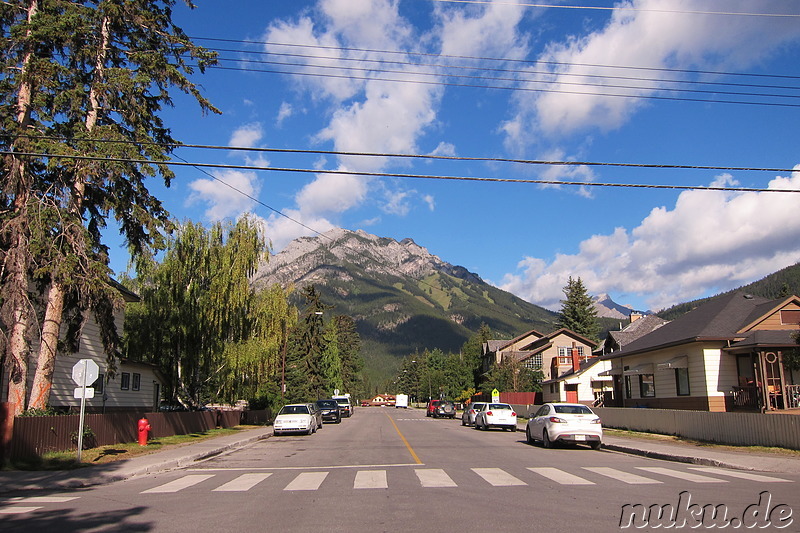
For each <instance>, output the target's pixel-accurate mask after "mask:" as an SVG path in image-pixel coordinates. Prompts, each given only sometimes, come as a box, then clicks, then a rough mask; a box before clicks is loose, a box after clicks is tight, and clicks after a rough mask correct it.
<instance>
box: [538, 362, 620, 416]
mask: <svg viewBox="0 0 800 533" xmlns="http://www.w3.org/2000/svg"><path fill="white" fill-rule="evenodd" d="M610 369H611V362H610V361H608V360H604V359H600V358H599V357H591V358H589V359H586V360H584V361H578V360H577V358H576V359H575V362H574V366H573V368H572V370H571V371H568V372H567V373H565V374H563V375H561V376H559V377H557V378H554V379H549V380H547V381H543V382H542V400H543V402H545V403H547V402H569V403H583V404H586V405H594V406H604V405H608V404H609V403H613V390H614V388H613V379H612V378H611V376H609V375H608V374H607V372H608V370H610Z"/></svg>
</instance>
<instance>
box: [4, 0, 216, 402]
mask: <svg viewBox="0 0 800 533" xmlns="http://www.w3.org/2000/svg"><path fill="white" fill-rule="evenodd" d="M173 5H174V1H172V0H160V1H158V0H48V1H44V0H9V1H6V2H2V3H1V4H0V50H2V52H0V66H2V72H3V75H2V76H0V123H1V124H2V128H1V129H2V132H3V134H2V136H0V148H1V149H2V151H3V154H4V155H3V158H4V164H3V180H2V190H0V225H1V226H0V254H1V255H0V260H1V261H2V270H0V273H1V275H2V280H0V282H1V283H0V286H2V290H1V291H0V300H2V301H1V302H0V321H1V322H2V330H3V334H4V335H2V337H3V338H5V339H7V342H5V343H4V346H3V348H4V349H5V354H6V356H7V361H8V363H9V367H10V368H9V376H10V383H9V400H10V401H11V402H12V403H13V404H14V411H15V412H19V411H20V410H21V409H23V407H24V405H25V404H26V402H27V404H28V405H29V406H30V407H34V408H36V407H43V406H44V404H45V403H46V401H47V398H48V396H49V388H50V382H51V379H52V370H53V366H54V361H55V357H56V354H57V352H58V350H59V343H58V339H59V338H60V336H61V327H62V322H63V319H64V313H65V312H72V311H73V310H72V309H66V305H65V304H66V303H67V302H70V306H71V307H75V308H77V309H78V310H79V313H77V314H76V315H75V316H76V317H78V315H81V314H84V313H85V312H87V311H91V312H93V313H94V314H95V316H96V318H97V319H98V322H99V323H100V325H101V327H103V330H104V331H103V334H102V339H103V342H104V345H105V350H106V352H107V354H108V356H109V358H110V363H111V366H110V368H111V369H112V370H113V356H114V355H115V352H116V351H117V343H118V337H117V335H116V332H115V331H114V327H113V319H112V313H113V309H114V306H115V305H116V304H117V303H118V302H119V297H118V295H117V294H116V293H115V292H114V291H113V290H112V289H111V288H110V287H109V286H108V284H107V281H108V278H109V275H110V273H111V272H110V270H109V268H108V255H107V249H106V247H105V245H104V244H103V242H102V238H101V231H102V230H103V228H105V226H106V223H107V220H108V219H109V218H110V217H113V218H114V219H115V220H116V223H117V224H118V225H119V227H120V231H121V232H122V234H123V235H124V237H125V238H126V240H127V242H128V244H129V246H130V249H131V252H132V254H133V255H134V256H138V255H147V254H149V253H151V250H153V249H158V248H159V246H160V245H161V244H162V242H161V237H162V234H163V231H164V230H167V229H169V226H170V222H169V219H168V216H167V213H166V212H165V210H164V209H163V207H162V206H161V204H160V202H159V201H158V200H157V199H156V198H155V197H153V196H152V195H151V194H150V192H149V191H148V189H147V187H146V186H145V181H146V179H147V178H148V177H153V176H160V177H162V178H163V179H164V180H165V181H166V182H167V183H169V180H170V179H171V178H172V176H173V174H172V172H171V171H170V170H169V168H168V167H167V166H166V165H165V164H164V163H165V162H166V161H167V160H168V156H169V152H170V151H171V146H172V145H174V140H173V139H172V138H171V136H170V132H169V129H167V128H166V127H165V125H164V123H163V121H162V119H161V118H160V117H159V115H158V113H159V112H160V111H161V109H162V108H163V107H164V106H165V105H170V104H171V99H170V91H171V90H177V91H180V92H184V93H187V94H190V95H192V96H193V97H194V98H195V100H196V101H197V102H198V104H199V106H200V108H201V110H203V111H216V110H215V109H214V108H213V107H212V106H211V104H210V103H209V102H208V101H207V100H206V99H205V98H203V97H202V96H201V94H200V93H199V91H198V90H197V88H196V86H195V85H194V83H193V82H192V81H190V79H189V77H188V76H189V75H191V74H192V72H193V70H194V69H195V68H199V69H200V70H201V71H202V70H203V69H204V68H205V67H206V66H207V65H209V64H210V63H211V62H212V61H213V54H211V53H209V52H207V51H206V50H204V49H203V48H201V47H198V46H195V45H194V44H192V43H191V41H190V40H189V38H188V37H187V36H186V35H185V34H184V33H183V31H182V30H181V29H180V28H178V27H176V26H175V25H174V24H173V23H172V20H171V14H172V11H171V10H172V7H173ZM30 291H33V292H32V293H31V292H30ZM37 300H39V301H38V302H37ZM37 303H38V305H37ZM37 310H41V311H40V312H39V313H37ZM82 322H83V320H81V319H80V318H79V319H78V320H77V323H82ZM37 325H38V327H37ZM35 341H38V343H37V344H38V346H39V353H38V357H37V366H36V369H35V375H34V379H33V385H32V390H31V391H30V393H29V391H27V390H26V383H27V378H28V376H27V374H28V368H27V361H28V354H29V352H30V349H31V345H32V344H34V343H35Z"/></svg>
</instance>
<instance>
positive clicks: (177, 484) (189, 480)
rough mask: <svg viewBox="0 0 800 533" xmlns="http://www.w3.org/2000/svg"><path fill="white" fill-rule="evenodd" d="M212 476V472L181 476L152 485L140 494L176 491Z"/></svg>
mask: <svg viewBox="0 0 800 533" xmlns="http://www.w3.org/2000/svg"><path fill="white" fill-rule="evenodd" d="M212 477H214V474H206V475H203V474H191V475H188V476H183V477H182V478H180V479H176V480H175V481H170V482H169V483H165V484H163V485H159V486H158V487H153V488H152V489H147V490H144V491H142V494H160V493H163V492H178V491H179V490H183V489H185V488H188V487H191V486H192V485H197V484H198V483H202V482H203V481H205V480H207V479H209V478H212Z"/></svg>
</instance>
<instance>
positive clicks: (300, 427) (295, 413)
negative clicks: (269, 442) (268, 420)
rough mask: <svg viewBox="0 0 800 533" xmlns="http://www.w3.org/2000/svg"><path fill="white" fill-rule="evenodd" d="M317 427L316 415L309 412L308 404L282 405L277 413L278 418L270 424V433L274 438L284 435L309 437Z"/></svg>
mask: <svg viewBox="0 0 800 533" xmlns="http://www.w3.org/2000/svg"><path fill="white" fill-rule="evenodd" d="M319 426H320V424H319V423H318V422H317V417H316V415H314V414H313V413H312V412H311V406H310V404H307V403H293V404H289V405H284V406H283V407H281V410H280V411H278V416H276V417H275V421H274V422H273V423H272V433H273V434H274V435H276V436H277V435H284V434H286V433H305V434H306V435H311V434H312V433H314V432H315V431H317V429H318V428H319Z"/></svg>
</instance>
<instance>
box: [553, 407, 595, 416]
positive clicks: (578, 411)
mask: <svg viewBox="0 0 800 533" xmlns="http://www.w3.org/2000/svg"><path fill="white" fill-rule="evenodd" d="M553 407H554V408H555V410H556V413H558V414H561V415H591V414H594V413H592V410H591V409H589V408H588V407H586V406H585V405H554V406H553Z"/></svg>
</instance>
